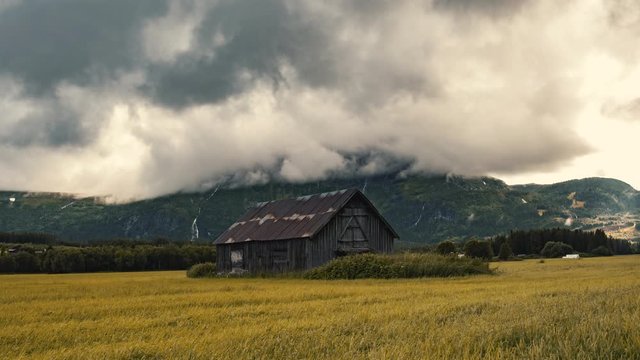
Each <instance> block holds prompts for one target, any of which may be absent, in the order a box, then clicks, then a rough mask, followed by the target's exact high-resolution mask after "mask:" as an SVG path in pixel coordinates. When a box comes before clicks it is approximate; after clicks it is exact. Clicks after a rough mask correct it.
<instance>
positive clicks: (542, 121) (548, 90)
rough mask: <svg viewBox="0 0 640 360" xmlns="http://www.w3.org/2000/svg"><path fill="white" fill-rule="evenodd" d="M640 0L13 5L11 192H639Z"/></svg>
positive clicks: (17, 1) (0, 122) (0, 110)
mask: <svg viewBox="0 0 640 360" xmlns="http://www.w3.org/2000/svg"><path fill="white" fill-rule="evenodd" d="M639 39H640V2H638V1H636V0H574V1H557V0H394V1H382V0H336V1H330V0H329V1H317V0H304V1H303V0H290V1H289V0H219V1H203V0H168V1H161V0H136V1H131V0H56V1H50V0H0V189H12V190H30V191H62V192H72V193H81V194H94V195H111V196H113V197H114V199H116V200H128V199H133V198H146V197H151V196H157V195H161V194H166V193H171V192H175V191H179V190H201V189H206V188H208V187H211V186H214V185H215V184H216V183H220V182H222V181H227V182H228V181H232V182H235V183H256V182H265V181H273V180H277V181H283V180H284V181H305V180H311V179H321V178H324V177H327V176H335V175H336V174H343V175H344V174H352V173H358V174H373V173H377V172H384V171H389V170H390V169H395V168H398V167H400V166H402V167H404V168H406V169H407V171H409V172H426V173H450V172H451V173H455V174H461V175H491V176H496V177H499V178H501V179H504V180H506V181H507V182H508V183H529V182H544V183H549V182H555V181H561V180H567V179H571V178H581V177H589V176H605V177H615V178H619V179H621V180H623V181H626V182H628V183H630V184H631V185H633V186H634V187H636V188H640V170H639V169H638V167H637V163H638V154H640V141H639V140H640V85H639V84H640V46H639V45H640V44H639Z"/></svg>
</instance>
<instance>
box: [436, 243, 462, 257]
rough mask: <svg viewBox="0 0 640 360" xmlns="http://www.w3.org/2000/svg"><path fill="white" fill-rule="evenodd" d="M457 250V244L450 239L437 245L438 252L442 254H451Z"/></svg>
mask: <svg viewBox="0 0 640 360" xmlns="http://www.w3.org/2000/svg"><path fill="white" fill-rule="evenodd" d="M457 251H458V250H457V247H456V244H455V243H454V242H453V241H450V240H446V241H443V242H441V243H439V244H438V246H436V253H438V254H441V255H450V254H453V253H456V252H457Z"/></svg>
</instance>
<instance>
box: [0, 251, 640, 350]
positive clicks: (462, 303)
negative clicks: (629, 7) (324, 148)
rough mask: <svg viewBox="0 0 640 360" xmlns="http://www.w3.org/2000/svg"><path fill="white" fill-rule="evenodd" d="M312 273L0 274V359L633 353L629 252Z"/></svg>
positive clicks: (637, 345) (638, 330)
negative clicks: (470, 268)
mask: <svg viewBox="0 0 640 360" xmlns="http://www.w3.org/2000/svg"><path fill="white" fill-rule="evenodd" d="M492 266H493V267H498V275H480V276H472V277H464V278H455V279H412V280H356V281H313V280H301V279H187V278H186V277H185V273H184V272H182V271H181V272H155V273H115V274H108V273H104V274H78V275H15V276H0V287H1V289H2V290H1V291H0V359H14V358H18V359H20V358H35V359H87V358H115V359H164V358H167V359H174V358H185V359H186V358H191V359H200V358H202V359H224V358H235V359H243V358H254V359H255V358H263V359H275V358H288V359H303V358H314V359H317V358H326V359H335V358H343V359H360V358H367V359H369V358H371V359H403V358H433V359H436V358H451V359H453V358H455V359H475V358H488V359H522V358H535V359H569V358H576V359H640V256H620V257H612V258H592V259H580V260H562V259H558V260H546V261H545V262H544V263H539V262H538V261H537V260H529V261H522V262H510V263H499V264H493V265H492Z"/></svg>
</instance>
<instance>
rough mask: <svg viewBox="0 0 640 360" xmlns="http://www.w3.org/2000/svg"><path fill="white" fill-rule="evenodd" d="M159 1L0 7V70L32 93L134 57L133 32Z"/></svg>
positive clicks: (72, 0) (30, 2)
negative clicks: (19, 80) (18, 79)
mask: <svg viewBox="0 0 640 360" xmlns="http://www.w3.org/2000/svg"><path fill="white" fill-rule="evenodd" d="M165 11H166V2H165V1H163V0H136V1H130V0H109V1H100V0H56V1H47V0H23V1H21V2H20V3H18V4H16V5H13V6H10V7H9V8H8V9H6V10H4V11H2V12H0V75H1V74H2V73H5V74H10V75H12V76H16V77H19V78H20V79H21V80H23V81H24V82H25V85H26V89H27V90H28V91H29V92H30V93H32V94H38V95H40V94H42V93H44V92H47V91H51V90H52V89H53V88H54V87H55V86H56V85H57V84H58V83H59V82H61V81H72V82H76V83H86V82H89V81H90V80H91V79H92V78H94V77H102V76H101V75H104V76H110V75H112V74H113V73H114V72H115V71H117V70H119V69H126V68H128V67H130V66H131V65H133V63H134V62H135V61H136V58H137V57H136V55H137V54H136V53H137V51H138V45H137V44H136V43H137V41H138V39H137V37H136V31H137V30H138V28H139V27H140V26H141V24H142V21H143V20H144V19H145V18H148V17H153V16H157V15H158V14H162V13H163V12H165Z"/></svg>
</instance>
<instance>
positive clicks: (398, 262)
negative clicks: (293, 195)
mask: <svg viewBox="0 0 640 360" xmlns="http://www.w3.org/2000/svg"><path fill="white" fill-rule="evenodd" d="M491 273H492V271H491V270H490V269H489V264H487V263H483V262H481V261H479V260H474V259H467V258H463V259H459V258H457V257H451V256H442V255H436V254H408V253H404V254H397V255H379V254H362V255H352V256H345V257H341V258H337V259H334V260H332V261H331V262H329V263H327V264H325V265H323V266H320V267H318V268H315V269H312V270H309V271H307V272H306V273H304V278H306V279H326V280H331V279H365V278H377V279H391V278H419V277H449V276H463V275H471V274H491Z"/></svg>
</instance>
